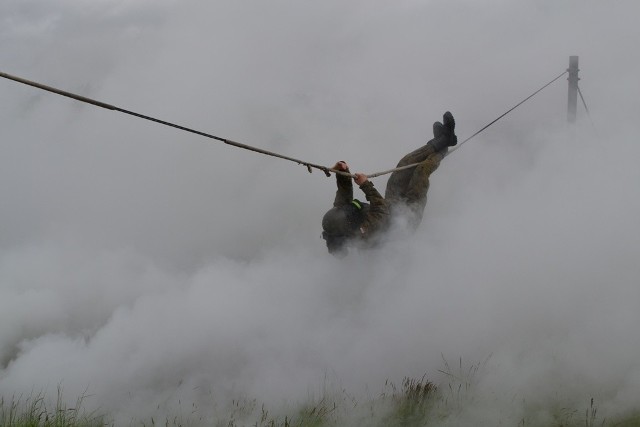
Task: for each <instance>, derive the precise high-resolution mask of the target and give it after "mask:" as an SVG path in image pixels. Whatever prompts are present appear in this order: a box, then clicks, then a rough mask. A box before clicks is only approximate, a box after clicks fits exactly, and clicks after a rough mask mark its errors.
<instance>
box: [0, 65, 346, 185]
mask: <svg viewBox="0 0 640 427" xmlns="http://www.w3.org/2000/svg"><path fill="white" fill-rule="evenodd" d="M0 77H4V78H6V79H9V80H14V81H16V82H19V83H23V84H26V85H29V86H33V87H36V88H38V89H42V90H46V91H48V92H52V93H55V94H58V95H62V96H66V97H68V98H72V99H75V100H76V101H81V102H85V103H88V104H92V105H95V106H97V107H101V108H106V109H107V110H114V111H119V112H121V113H125V114H129V115H131V116H135V117H139V118H141V119H145V120H149V121H152V122H156V123H160V124H162V125H165V126H170V127H173V128H176V129H180V130H183V131H186V132H191V133H195V134H196V135H201V136H204V137H207V138H211V139H215V140H217V141H220V142H223V143H225V144H228V145H232V146H234V147H238V148H243V149H245V150H249V151H254V152H256V153H260V154H265V155H267V156H273V157H278V158H281V159H284V160H289V161H291V162H295V163H297V164H299V165H303V166H306V167H307V170H308V171H309V172H311V168H315V169H320V170H321V171H323V172H324V173H325V175H327V176H331V173H330V172H333V173H336V174H340V175H347V176H353V175H351V174H349V173H346V172H343V171H338V170H334V169H330V168H328V167H326V166H322V165H316V164H314V163H309V162H305V161H303V160H299V159H295V158H293V157H289V156H284V155H282V154H278V153H274V152H271V151H268V150H263V149H262V148H257V147H252V146H250V145H247V144H242V143H240V142H236V141H232V140H230V139H226V138H221V137H219V136H215V135H211V134H209V133H206V132H201V131H198V130H195V129H191V128H188V127H186V126H181V125H177V124H175V123H171V122H167V121H164V120H160V119H156V118H154V117H151V116H146V115H144V114H139V113H136V112H133V111H129V110H125V109H124V108H120V107H116V106H115V105H111V104H107V103H104V102H101V101H96V100H95V99H91V98H87V97H84V96H80V95H76V94H74V93H71V92H67V91H64V90H61V89H56V88H54V87H51V86H46V85H43V84H41V83H36V82H34V81H31V80H27V79H23V78H20V77H16V76H13V75H11V74H7V73H3V72H1V71H0Z"/></svg>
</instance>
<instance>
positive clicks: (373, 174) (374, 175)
mask: <svg viewBox="0 0 640 427" xmlns="http://www.w3.org/2000/svg"><path fill="white" fill-rule="evenodd" d="M568 72H569V71H568V70H567V71H563V72H562V74H560V75H559V76H558V77H556V78H554V79H553V80H551V81H550V82H549V83H547V84H546V85H544V86H542V87H541V88H540V89H538V90H537V91H535V92H533V93H532V94H531V95H529V96H527V97H526V98H525V99H523V100H522V101H520V102H518V103H517V104H516V105H514V106H513V107H511V108H510V109H509V110H507V111H506V112H505V113H503V114H501V115H500V116H499V117H498V118H497V119H495V120H493V121H492V122H491V123H489V124H488V125H486V126H484V127H483V128H482V129H480V130H479V131H477V132H476V133H474V134H473V135H471V136H470V137H468V138H467V139H465V140H464V141H462V142H461V143H459V144H458V145H456V146H454V147H452V148H451V149H450V150H449V151H448V152H447V154H445V157H446V156H448V155H449V154H451V153H453V152H454V151H455V150H457V149H458V148H460V146H462V144H464V143H465V142H467V141H469V140H470V139H471V138H473V137H474V136H476V135H478V134H479V133H481V132H482V131H484V130H485V129H487V128H488V127H489V126H491V125H492V124H494V123H495V122H497V121H498V120H500V119H501V118H503V117H504V116H506V115H507V114H509V113H510V112H512V111H513V110H515V109H516V108H518V107H519V106H521V105H522V104H524V103H525V102H527V101H528V100H529V99H531V98H533V97H534V96H535V95H537V94H538V93H539V92H541V91H542V90H543V89H545V88H546V87H547V86H549V85H551V83H553V82H555V81H556V80H558V79H559V78H560V77H562V76H564V75H565V74H567V73H568ZM419 164H420V163H413V164H410V165H405V166H400V167H397V168H394V169H389V170H386V171H382V172H377V173H372V174H371V175H367V176H368V177H370V178H375V177H376V176H380V175H386V174H388V173H391V172H395V171H399V170H403V169H409V168H413V167H416V166H418V165H419Z"/></svg>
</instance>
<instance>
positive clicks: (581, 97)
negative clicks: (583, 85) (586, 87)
mask: <svg viewBox="0 0 640 427" xmlns="http://www.w3.org/2000/svg"><path fill="white" fill-rule="evenodd" d="M578 94H579V95H580V99H581V100H582V105H584V110H585V111H586V112H587V116H588V117H589V121H590V122H591V126H593V131H594V132H595V133H596V136H597V137H598V138H600V135H599V134H598V129H597V128H596V124H595V123H594V122H593V119H592V118H591V113H590V112H589V107H587V103H586V102H585V100H584V96H582V91H581V90H580V86H578Z"/></svg>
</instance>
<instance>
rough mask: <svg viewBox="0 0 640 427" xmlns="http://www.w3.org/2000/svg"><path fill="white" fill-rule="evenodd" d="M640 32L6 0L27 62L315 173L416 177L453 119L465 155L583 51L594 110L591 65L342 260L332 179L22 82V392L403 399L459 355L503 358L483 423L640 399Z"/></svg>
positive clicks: (7, 101)
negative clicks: (334, 250) (414, 381)
mask: <svg viewBox="0 0 640 427" xmlns="http://www.w3.org/2000/svg"><path fill="white" fill-rule="evenodd" d="M639 15H640V3H638V2H637V1H636V0H611V1H601V0H599V1H595V0H586V1H585V0H580V1H578V0H567V1H557V0H535V1H534V0H532V1H528V2H514V1H509V0H483V1H479V0H475V1H474V0H466V1H465V0H449V1H445V0H441V1H427V0H423V1H415V0H414V1H394V2H389V1H371V0H368V1H364V0H362V1H343V0H342V1H339V0H325V1H322V2H320V1H316V2H311V1H293V0H275V1H258V0H253V1H231V0H229V1H204V0H200V1H196V0H184V1H177V0H174V1H169V0H153V1H151V0H136V1H134V0H129V1H125V0H119V1H116V0H95V1H90V2H89V1H80V0H61V1H56V2H51V1H47V0H4V1H3V2H1V3H0V70H1V71H3V72H6V73H10V74H14V75H18V76H21V77H24V78H27V79H32V80H35V81H38V82H41V83H44V84H47V85H51V86H55V87H58V88H61V89H64V90H68V91H71V92H76V93H79V94H81V95H84V96H88V97H92V98H95V99H98V100H101V101H103V102H107V103H110V104H114V105H117V106H119V107H121V108H125V109H128V110H134V111H136V112H139V113H142V114H146V115H150V116H154V117H158V118H161V119H164V120H169V121H174V122H177V123H179V124H182V125H185V126H190V127H193V128H195V129H198V130H201V131H204V132H210V133H213V134H215V135H218V136H221V137H225V138H229V139H233V140H236V141H240V142H243V143H246V144H249V145H254V146H258V147H261V148H265V149H269V150H273V151H277V152H280V153H282V154H285V155H289V156H293V157H297V158H301V159H304V160H307V161H310V162H314V163H320V164H325V165H332V164H333V163H334V162H335V161H336V160H339V159H344V160H347V161H348V162H349V163H350V164H351V165H352V169H354V170H358V171H364V172H375V171H380V170H384V169H389V168H391V167H393V166H394V165H395V163H396V162H397V161H398V159H399V158H400V157H402V155H404V154H405V153H406V152H408V151H410V150H413V149H414V148H416V147H418V146H420V145H421V144H423V143H424V142H425V141H426V140H428V139H429V138H430V137H431V134H430V133H431V126H432V123H433V121H435V120H439V119H440V118H441V116H442V113H443V112H444V111H446V110H451V111H452V112H453V114H454V115H455V117H456V118H457V123H458V127H457V132H458V135H459V139H460V140H462V139H464V138H466V137H467V136H469V135H471V134H472V133H474V132H475V131H476V130H478V129H480V128H481V127H482V126H484V125H485V124H486V123H488V122H490V121H491V120H493V119H494V118H496V117H497V116H499V115H500V114H502V113H503V112H504V111H506V110H507V109H508V108H510V107H511V106H513V105H515V104H516V103H517V102H519V101H520V100H521V99H523V98H524V97H526V96H528V95H529V94H531V93H532V92H533V91H535V90H536V89H538V88H539V87H540V86H542V85H543V84H545V83H547V82H548V81H550V80H551V79H552V78H554V77H555V76H557V75H558V74H559V73H561V72H562V71H563V70H565V69H566V68H567V66H568V62H569V56H570V55H579V56H580V77H581V81H580V87H581V89H582V92H583V94H584V96H585V98H586V101H587V103H588V106H589V109H590V112H591V117H592V119H593V122H594V124H595V129H594V126H593V125H592V123H591V121H589V119H588V118H587V116H586V113H585V111H584V108H582V106H580V108H579V114H578V124H577V126H575V127H569V126H567V123H566V104H567V99H566V98H567V83H566V80H565V79H564V78H562V79H561V80H559V81H557V82H556V83H554V84H553V85H552V86H550V87H549V88H547V89H546V90H545V91H544V92H542V93H541V94H539V95H538V96H537V97H535V98H533V99H532V100H530V101H529V102H527V103H526V104H524V105H523V106H521V107H520V108H519V109H517V110H516V111H514V112H513V113H511V114H510V115H508V116H507V117H505V118H504V119H503V120H501V121H499V122H498V123H496V124H495V125H494V126H492V127H491V128H489V129H488V130H486V131H485V132H483V133H482V134H481V135H479V136H477V137H476V138H474V139H472V140H471V141H469V142H468V143H466V144H465V145H464V146H462V147H461V148H460V149H459V150H457V151H456V152H455V153H452V155H451V156H450V157H447V158H446V159H445V161H443V163H442V165H441V167H440V169H439V170H438V171H437V172H436V173H435V174H434V175H433V178H432V184H431V190H430V193H429V203H428V206H427V211H426V214H425V220H424V221H423V224H422V226H421V227H420V229H419V230H418V232H417V233H415V235H414V236H411V238H406V239H400V240H398V241H395V242H392V243H390V244H389V245H388V246H386V247H384V248H382V249H380V250H376V251H371V252H366V253H353V254H351V255H350V256H349V257H348V258H346V259H342V260H337V259H334V258H333V257H331V256H329V255H328V254H327V253H326V248H325V247H324V242H323V240H322V239H320V232H321V227H320V221H321V218H322V215H323V213H324V212H325V210H326V209H328V208H329V207H330V206H331V202H332V200H333V195H334V191H335V184H334V179H333V178H331V179H327V178H325V177H324V175H323V174H322V173H319V172H317V171H316V172H314V173H313V174H308V173H307V171H306V169H305V168H304V167H301V166H298V165H296V164H294V163H290V162H286V161H283V160H280V159H274V158H269V157H265V156H262V155H258V154H255V153H251V152H248V151H243V150H239V149H237V148H232V147H229V146H227V145H224V144H222V143H220V142H217V141H213V140H209V139H206V138H202V137H199V136H196V135H191V134H188V133H185V132H180V131H178V130H175V129H171V128H168V127H163V126H160V125H158V124H154V123H150V122H146V121H143V120H140V119H136V118H133V117H131V116H127V115H124V114H121V113H117V112H113V111H108V110H105V109H100V108H97V107H94V106H91V105H87V104H81V103H78V102H76V101H72V100H70V99H67V98H63V97H60V96H57V95H53V94H49V93H46V92H43V91H39V90H37V89H34V88H31V87H28V86H24V85H20V84H18V83H15V82H12V81H9V80H5V79H1V80H0V99H2V102H0V129H1V130H0V135H1V139H0V182H1V183H2V184H0V200H1V201H2V208H1V209H0V230H1V232H0V363H1V364H0V395H2V396H8V397H10V396H12V395H19V394H20V393H27V394H28V393H29V392H30V391H32V390H45V391H46V392H49V393H52V394H53V395H54V396H55V392H56V388H57V386H58V385H60V384H61V385H62V387H63V388H64V390H65V395H67V396H68V397H69V399H70V400H73V401H75V398H76V396H78V395H79V394H81V393H82V392H83V391H85V390H87V393H88V394H91V395H92V397H91V398H90V399H89V400H88V401H87V403H88V405H89V406H91V405H95V406H100V407H101V408H102V409H104V410H107V411H109V412H110V413H112V414H114V416H117V417H122V418H123V419H129V418H131V417H145V416H147V415H148V414H152V413H157V409H156V408H157V407H158V405H160V406H161V407H163V408H165V407H166V408H168V410H169V411H171V410H173V409H172V408H175V405H176V402H178V401H179V400H180V401H181V402H183V403H184V402H190V403H188V404H187V405H190V404H191V402H194V403H196V404H197V405H199V407H200V408H202V411H203V412H205V411H206V409H205V408H207V407H209V406H211V404H210V402H211V401H212V400H213V398H214V397H215V399H216V401H217V402H224V401H225V399H227V398H234V397H237V396H239V395H244V396H248V397H250V398H256V399H257V400H258V401H260V402H267V403H269V404H280V403H282V402H283V401H287V402H295V401H304V400H306V399H307V398H308V397H309V396H310V395H313V394H314V393H317V392H319V391H320V390H321V388H322V386H323V384H324V383H326V382H329V383H330V384H331V385H332V386H333V387H336V388H342V387H344V388H346V389H347V390H349V392H351V393H353V394H354V395H361V394H364V393H365V392H368V393H371V394H373V395H376V394H377V393H378V391H379V390H380V389H381V388H382V387H383V385H384V382H385V380H387V379H389V380H391V381H395V382H401V380H402V378H403V377H405V376H412V377H417V378H420V377H422V376H423V375H424V374H426V375H427V377H428V378H432V379H433V380H434V381H446V380H447V379H446V378H442V375H440V374H439V373H438V370H439V369H443V360H442V358H443V356H444V358H445V359H447V360H449V361H450V362H451V364H452V365H453V366H457V365H458V363H459V360H460V359H462V361H463V365H464V366H473V365H477V364H482V366H483V367H482V369H480V370H479V373H478V375H477V377H476V378H475V380H476V381H477V382H478V383H479V385H480V386H479V387H478V389H479V390H480V391H481V392H480V394H479V395H478V396H477V397H476V399H475V400H474V401H475V402H480V404H479V405H468V406H466V407H465V410H464V411H463V413H462V414H461V415H460V416H461V417H463V419H464V417H468V419H469V420H477V419H485V420H486V421H487V422H488V423H493V422H495V420H497V419H502V418H501V417H503V418H504V417H507V418H508V419H511V420H514V419H515V420H518V418H517V417H520V418H521V415H522V413H523V411H525V407H531V406H534V407H535V405H536V404H539V405H540V407H541V408H545V405H546V404H548V403H549V402H551V401H566V402H568V403H567V405H568V407H576V408H586V407H587V406H588V403H589V399H590V398H591V397H594V398H595V399H596V401H597V402H598V405H599V411H600V413H601V414H607V413H608V414H620V413H624V412H625V411H628V410H631V409H638V408H639V407H640V404H639V403H638V402H639V400H638V396H639V395H640V328H638V324H640V310H639V309H638V305H639V304H640V287H639V286H638V284H639V283H638V282H639V280H638V279H639V278H640V265H639V263H638V259H639V255H640V227H638V218H640V186H639V184H640V168H638V166H637V159H638V158H639V157H640V145H639V144H638V136H637V135H638V130H639V127H640V126H639V125H638V119H637V118H638V115H639V114H640V103H639V102H638V94H639V93H640V91H639V87H640V85H639V84H638V82H637V76H639V75H640V59H639V58H638V55H637V53H636V51H637V43H638V40H640V29H639V27H638V25H637V19H638V16H639ZM596 129H597V133H596ZM596 135H599V137H598V136H596ZM374 183H375V185H376V186H377V187H378V188H379V189H381V190H383V189H384V186H385V184H386V177H380V178H376V179H375V180H374ZM486 360H488V361H487V362H486V364H485V363H484V362H485V361H486ZM515 401H517V402H521V401H522V402H526V404H519V403H518V404H514V402H515ZM488 402H489V403H488ZM527 405H528V406H527ZM571 405H573V406H571ZM537 416H539V417H540V419H544V417H545V416H546V414H545V413H544V409H540V414H538V415H537ZM469 423H470V424H471V421H469Z"/></svg>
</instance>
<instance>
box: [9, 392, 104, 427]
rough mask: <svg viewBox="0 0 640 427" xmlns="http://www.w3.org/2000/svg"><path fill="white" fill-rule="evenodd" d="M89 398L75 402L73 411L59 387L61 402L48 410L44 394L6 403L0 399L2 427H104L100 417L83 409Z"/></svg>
mask: <svg viewBox="0 0 640 427" xmlns="http://www.w3.org/2000/svg"><path fill="white" fill-rule="evenodd" d="M85 397H86V395H84V394H83V395H82V396H80V397H79V398H78V399H77V400H76V404H75V406H74V407H73V408H68V407H67V406H66V405H65V403H64V400H63V398H62V388H61V387H58V398H57V400H56V403H55V405H54V406H48V405H47V401H46V399H45V396H44V393H38V394H31V395H30V396H27V397H23V396H18V397H16V396H12V397H11V400H5V398H4V397H3V396H0V426H1V427H93V426H104V425H105V424H104V422H103V419H102V417H101V416H97V415H95V414H94V413H87V412H85V411H84V410H83V409H82V402H83V400H84V399H85Z"/></svg>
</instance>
